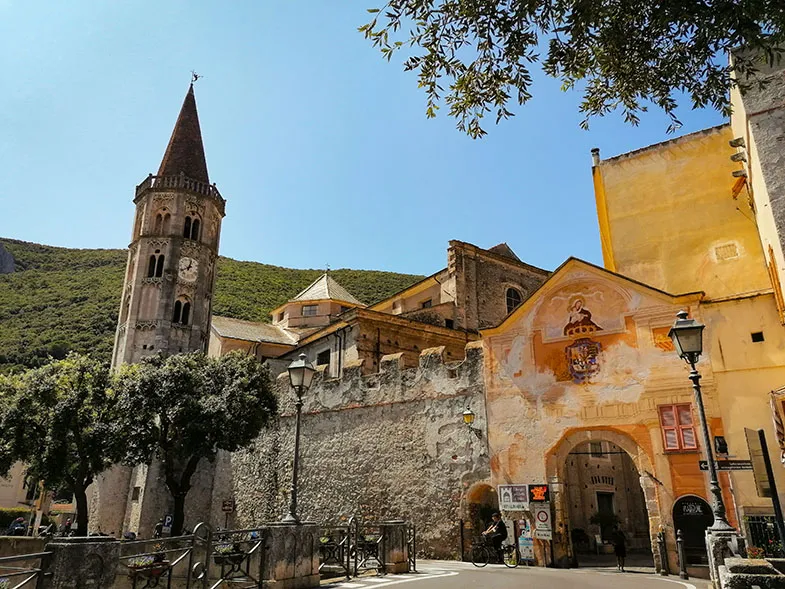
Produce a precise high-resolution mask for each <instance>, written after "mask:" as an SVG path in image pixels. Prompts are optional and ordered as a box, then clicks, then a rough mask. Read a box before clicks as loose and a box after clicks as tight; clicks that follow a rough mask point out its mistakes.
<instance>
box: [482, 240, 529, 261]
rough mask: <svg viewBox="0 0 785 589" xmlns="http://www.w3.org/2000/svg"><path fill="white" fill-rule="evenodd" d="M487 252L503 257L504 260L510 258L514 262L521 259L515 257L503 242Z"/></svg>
mask: <svg viewBox="0 0 785 589" xmlns="http://www.w3.org/2000/svg"><path fill="white" fill-rule="evenodd" d="M488 251H489V252H491V253H493V254H496V255H499V256H504V257H505V258H510V259H512V260H515V261H516V262H520V261H521V259H520V258H519V257H518V256H516V255H515V252H514V251H512V248H511V247H510V246H509V245H507V244H506V243H504V242H503V243H500V244H499V245H495V246H493V247H492V248H490V249H489V250H488Z"/></svg>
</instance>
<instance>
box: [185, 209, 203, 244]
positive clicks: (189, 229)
mask: <svg viewBox="0 0 785 589" xmlns="http://www.w3.org/2000/svg"><path fill="white" fill-rule="evenodd" d="M200 225H201V222H200V221H199V217H197V216H196V213H195V212H191V214H189V215H186V217H185V223H184V224H183V237H185V238H186V239H190V240H193V241H199V226H200Z"/></svg>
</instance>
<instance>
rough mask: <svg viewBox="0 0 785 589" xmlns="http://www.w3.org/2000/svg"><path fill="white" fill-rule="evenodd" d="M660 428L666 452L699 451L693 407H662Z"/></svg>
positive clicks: (686, 405) (685, 405) (687, 405)
mask: <svg viewBox="0 0 785 589" xmlns="http://www.w3.org/2000/svg"><path fill="white" fill-rule="evenodd" d="M660 428H661V429H662V439H663V442H664V443H665V450H671V451H673V450H697V449H698V441H697V438H696V437H695V425H694V423H693V420H692V406H691V405H689V404H684V405H661V406H660Z"/></svg>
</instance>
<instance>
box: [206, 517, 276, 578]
mask: <svg viewBox="0 0 785 589" xmlns="http://www.w3.org/2000/svg"><path fill="white" fill-rule="evenodd" d="M267 538H268V530H267V528H266V527H257V528H245V529H239V530H221V531H220V532H216V533H215V534H214V536H213V538H212V542H211V545H210V557H211V558H210V559H211V560H212V561H213V563H215V564H216V565H217V566H219V567H220V573H219V574H218V577H217V580H215V582H214V583H213V584H212V585H210V589H217V588H218V587H221V586H232V587H238V586H242V587H243V588H245V589H251V588H254V587H255V588H259V589H261V587H262V584H263V583H264V561H265V557H266V554H267ZM210 559H208V562H207V564H206V567H205V575H206V576H207V577H208V578H209V577H210Z"/></svg>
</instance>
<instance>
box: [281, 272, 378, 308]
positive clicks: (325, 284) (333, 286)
mask: <svg viewBox="0 0 785 589" xmlns="http://www.w3.org/2000/svg"><path fill="white" fill-rule="evenodd" d="M325 299H331V300H333V301H343V302H344V303H351V304H353V305H360V306H365V305H363V304H362V303H361V302H360V301H358V300H357V299H356V298H354V297H353V296H352V294H351V293H350V292H349V291H348V290H346V289H345V288H344V287H342V286H341V285H340V284H338V283H337V282H336V281H335V279H334V278H333V277H332V276H330V275H329V274H328V273H327V272H325V273H324V274H322V275H321V276H320V277H319V278H317V279H316V280H314V281H313V282H312V283H311V284H310V286H308V287H307V288H306V289H305V290H303V291H302V292H301V293H300V294H298V295H297V296H296V297H294V298H293V299H292V301H321V300H325Z"/></svg>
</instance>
